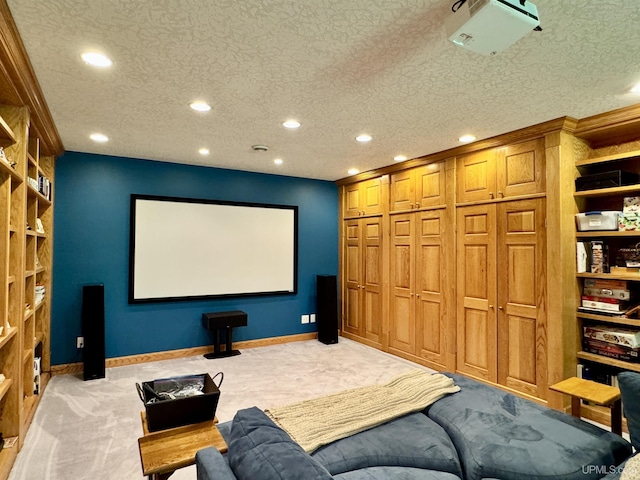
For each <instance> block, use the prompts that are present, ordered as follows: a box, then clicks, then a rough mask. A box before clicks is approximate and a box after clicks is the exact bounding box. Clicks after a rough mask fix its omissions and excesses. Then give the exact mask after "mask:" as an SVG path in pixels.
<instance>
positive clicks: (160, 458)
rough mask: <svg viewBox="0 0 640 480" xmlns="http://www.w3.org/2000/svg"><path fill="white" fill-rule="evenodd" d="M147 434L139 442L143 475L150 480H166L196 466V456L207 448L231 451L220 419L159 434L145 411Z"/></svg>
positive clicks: (143, 426)
mask: <svg viewBox="0 0 640 480" xmlns="http://www.w3.org/2000/svg"><path fill="white" fill-rule="evenodd" d="M140 418H141V420H142V431H143V433H144V435H143V436H142V437H140V438H139V439H138V448H139V450H140V461H141V463H142V472H143V473H144V475H147V476H148V477H149V479H150V480H166V479H167V478H169V477H170V476H171V475H172V474H173V473H174V472H175V471H176V470H177V469H179V468H183V467H187V466H189V465H193V464H194V463H195V458H196V453H197V452H198V451H199V450H202V449H203V448H207V447H216V448H217V449H218V450H219V451H220V452H221V453H225V452H226V451H227V443H226V442H225V441H224V438H222V435H220V432H219V431H218V427H217V426H216V423H218V420H217V419H213V420H210V421H208V422H202V423H196V424H194V425H185V426H184V427H177V428H171V429H169V430H161V431H158V432H149V430H148V428H147V417H146V414H145V412H140Z"/></svg>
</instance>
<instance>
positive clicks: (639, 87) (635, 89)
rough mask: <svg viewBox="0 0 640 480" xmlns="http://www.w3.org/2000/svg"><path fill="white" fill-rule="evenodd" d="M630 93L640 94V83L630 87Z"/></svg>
mask: <svg viewBox="0 0 640 480" xmlns="http://www.w3.org/2000/svg"><path fill="white" fill-rule="evenodd" d="M631 93H640V83H636V84H635V85H634V86H633V87H631Z"/></svg>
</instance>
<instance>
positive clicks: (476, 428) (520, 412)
mask: <svg viewBox="0 0 640 480" xmlns="http://www.w3.org/2000/svg"><path fill="white" fill-rule="evenodd" d="M447 375H449V376H451V377H452V378H453V379H454V381H455V383H456V384H457V385H459V386H460V388H461V391H460V392H458V393H456V394H455V395H448V396H446V397H444V398H442V399H440V400H438V401H437V402H435V403H434V404H433V405H431V406H430V407H428V409H427V410H426V411H427V414H428V416H429V418H431V419H433V420H435V421H436V422H437V423H438V424H440V425H441V426H442V427H443V428H444V429H445V431H446V432H447V433H448V434H449V436H450V437H451V439H452V440H453V443H454V445H455V446H456V449H457V450H458V455H459V456H460V462H461V463H462V468H463V471H464V474H465V478H466V479H467V480H476V479H482V478H491V477H494V478H500V479H503V480H544V479H554V480H557V479H559V478H562V479H563V480H589V479H591V478H594V479H595V478H599V477H601V476H602V473H599V472H602V471H603V470H602V469H603V468H605V469H608V468H610V467H614V466H615V465H618V464H620V463H621V462H622V461H623V460H625V459H626V458H627V457H628V456H629V455H630V454H631V445H629V443H628V442H627V441H626V440H624V439H623V438H622V437H620V436H618V435H615V434H613V433H611V432H607V431H605V430H602V429H601V428H598V427H596V426H594V425H591V424H589V423H587V422H583V421H581V420H580V419H578V418H575V417H572V416H571V415H567V414H565V413H562V412H558V411H556V410H552V409H549V408H547V407H544V406H542V405H538V404H536V403H533V402H531V401H528V400H525V399H523V398H520V397H518V396H515V395H512V394H509V393H506V392H503V391H501V390H498V389H496V388H494V387H490V386H488V385H485V384H483V383H480V382H476V381H474V380H471V379H468V378H466V377H463V376H461V375H455V374H447ZM541 459H544V461H541ZM595 467H600V469H598V468H595Z"/></svg>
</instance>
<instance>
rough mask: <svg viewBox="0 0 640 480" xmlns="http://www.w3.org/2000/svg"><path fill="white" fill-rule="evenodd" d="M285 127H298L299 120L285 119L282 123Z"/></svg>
mask: <svg viewBox="0 0 640 480" xmlns="http://www.w3.org/2000/svg"><path fill="white" fill-rule="evenodd" d="M282 126H283V127H285V128H298V127H299V126H300V122H299V121H297V120H287V121H286V122H284V123H283V124H282Z"/></svg>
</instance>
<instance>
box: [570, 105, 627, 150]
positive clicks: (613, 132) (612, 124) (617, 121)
mask: <svg viewBox="0 0 640 480" xmlns="http://www.w3.org/2000/svg"><path fill="white" fill-rule="evenodd" d="M575 136H576V137H578V138H582V139H584V140H586V141H587V142H589V145H590V146H591V148H599V147H604V146H608V145H612V144H615V143H626V142H630V141H633V140H637V139H639V138H640V104H637V105H631V106H629V107H623V108H619V109H617V110H612V111H610V112H605V113H600V114H598V115H593V116H591V117H587V118H583V119H581V120H579V121H578V126H577V128H576V131H575Z"/></svg>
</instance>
